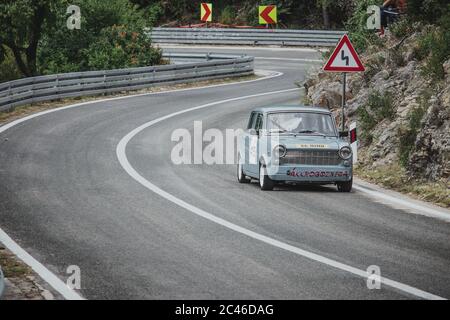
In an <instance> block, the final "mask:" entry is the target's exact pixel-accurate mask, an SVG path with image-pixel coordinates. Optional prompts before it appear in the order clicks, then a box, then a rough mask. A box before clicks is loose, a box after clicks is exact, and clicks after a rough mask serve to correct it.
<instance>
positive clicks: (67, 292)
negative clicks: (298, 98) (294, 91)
mask: <svg viewBox="0 0 450 320" xmlns="http://www.w3.org/2000/svg"><path fill="white" fill-rule="evenodd" d="M255 72H262V73H267V75H266V76H263V77H262V78H259V79H254V80H246V81H236V82H232V83H222V84H215V85H209V86H202V87H196V88H183V89H174V90H167V91H160V92H149V93H138V94H130V95H126V96H121V97H112V98H107V99H99V100H93V101H86V102H81V103H76V104H71V105H67V106H62V107H59V108H55V109H50V110H45V111H41V112H37V113H34V114H30V115H28V116H25V117H23V118H20V119H16V120H14V121H11V122H8V123H5V124H4V125H2V126H0V134H1V133H3V132H5V131H7V130H8V129H10V128H12V127H15V126H17V125H18V124H20V123H23V122H25V121H28V120H31V119H34V118H37V117H40V116H43V115H46V114H49V113H53V112H57V111H63V110H67V109H72V108H76V107H81V106H85V105H89V104H94V103H101V102H107V101H115V100H121V99H129V98H135V97H142V96H152V95H159V94H167V93H177V92H184V91H192V90H201V89H209V88H216V87H223V86H231V85H237V84H243V83H252V82H257V81H262V80H269V79H273V78H277V77H280V76H282V75H284V73H283V72H278V71H267V70H259V69H258V70H255ZM0 242H1V243H3V245H4V246H5V247H6V248H7V249H9V250H10V251H11V252H12V253H13V254H15V255H16V256H17V257H18V258H19V259H20V260H22V261H23V262H24V263H25V264H27V265H28V266H29V267H30V268H31V269H33V270H34V272H36V273H37V274H38V275H39V276H40V277H41V278H42V279H43V280H44V281H45V282H47V283H48V284H49V285H50V286H51V287H52V288H53V289H55V290H56V291H57V292H58V293H59V294H61V295H62V296H63V297H64V298H65V299H66V300H86V299H85V298H83V297H82V296H81V295H79V294H78V293H76V292H75V291H73V290H71V289H70V288H69V287H67V286H66V284H65V283H64V282H63V281H62V280H61V279H60V278H58V277H57V276H56V275H55V274H54V273H53V272H51V271H50V270H49V269H47V268H46V267H45V266H44V265H43V264H42V263H40V262H39V261H37V260H36V259H35V258H33V257H32V256H31V255H30V254H29V253H27V252H26V251H25V250H24V249H23V248H22V247H20V245H19V244H18V243H17V242H15V241H14V240H13V239H12V238H11V237H10V236H8V234H7V233H6V232H5V231H4V230H3V229H2V228H1V227H0Z"/></svg>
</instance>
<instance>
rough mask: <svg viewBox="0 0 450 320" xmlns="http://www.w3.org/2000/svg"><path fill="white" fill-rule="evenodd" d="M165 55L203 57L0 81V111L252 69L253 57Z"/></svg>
mask: <svg viewBox="0 0 450 320" xmlns="http://www.w3.org/2000/svg"><path fill="white" fill-rule="evenodd" d="M164 57H166V58H169V59H175V58H177V59H187V60H189V59H192V60H206V61H203V62H195V63H192V62H191V63H183V64H174V65H162V66H153V67H141V68H130V69H117V70H104V71H88V72H73V73H63V74H54V75H48V76H39V77H30V78H24V79H19V80H14V81H10V82H5V83H0V111H6V110H12V109H13V108H14V107H17V106H20V105H25V104H30V103H36V102H42V101H50V100H57V99H63V98H71V97H80V96H90V95H101V94H109V93H114V92H121V91H132V90H140V89H144V88H148V87H152V86H157V85H163V84H176V83H187V82H193V81H201V80H210V79H218V78H226V77H231V76H244V75H250V74H253V73H254V58H253V57H249V56H237V55H234V56H231V55H214V54H203V55H198V54H165V55H164ZM192 60H191V61H192Z"/></svg>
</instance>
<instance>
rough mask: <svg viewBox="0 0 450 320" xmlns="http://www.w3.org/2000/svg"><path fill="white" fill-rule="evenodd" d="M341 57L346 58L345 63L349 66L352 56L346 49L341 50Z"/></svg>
mask: <svg viewBox="0 0 450 320" xmlns="http://www.w3.org/2000/svg"><path fill="white" fill-rule="evenodd" d="M341 59H342V61H344V60H345V65H346V66H348V65H349V64H350V57H349V56H346V55H345V52H344V50H342V51H341Z"/></svg>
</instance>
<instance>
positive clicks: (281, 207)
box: [0, 48, 450, 299]
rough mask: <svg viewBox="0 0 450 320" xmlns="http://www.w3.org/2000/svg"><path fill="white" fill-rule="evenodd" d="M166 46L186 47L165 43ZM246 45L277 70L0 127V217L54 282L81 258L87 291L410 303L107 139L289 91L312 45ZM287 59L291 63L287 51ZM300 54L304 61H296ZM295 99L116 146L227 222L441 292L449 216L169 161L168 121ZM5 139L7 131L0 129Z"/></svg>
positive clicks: (449, 293) (254, 226) (247, 221)
mask: <svg viewBox="0 0 450 320" xmlns="http://www.w3.org/2000/svg"><path fill="white" fill-rule="evenodd" d="M170 50H172V51H176V50H182V51H186V49H176V50H175V49H170ZM196 50H197V51H201V52H205V51H215V52H230V51H237V52H246V53H248V54H250V55H254V56H256V57H260V58H264V59H260V58H258V59H256V67H257V68H258V69H264V70H272V71H280V72H283V73H284V74H283V75H282V76H280V77H277V78H273V79H269V80H263V81H258V82H251V83H241V84H235V85H228V86H220V87H213V88H205V89H199V90H192V91H181V92H172V93H163V94H158V95H148V96H139V97H129V98H126V99H121V100H114V101H106V102H94V103H92V104H89V105H85V106H82V107H78V108H72V109H67V110H62V111H58V112H54V113H50V114H47V115H44V116H41V117H37V118H34V119H31V120H29V121H26V122H24V123H21V124H20V125H17V126H15V127H13V128H11V129H9V130H7V131H6V132H3V133H1V134H0V163H1V166H0V227H1V228H2V229H3V230H4V231H6V232H7V233H8V234H9V235H10V236H11V237H12V238H13V239H15V240H16V241H17V242H18V243H19V244H20V245H21V246H22V247H23V248H25V249H26V250H27V251H28V252H29V253H30V254H32V255H33V256H34V257H35V258H36V259H37V260H39V261H40V262H42V263H43V264H44V265H45V266H47V267H48V268H49V269H50V270H52V271H54V272H55V273H56V274H58V275H59V276H60V277H61V278H62V279H64V278H65V277H67V275H66V274H65V270H66V268H67V267H68V266H69V265H78V266H79V267H80V268H81V276H82V290H81V293H82V295H83V296H84V297H86V298H87V299H132V298H137V299H415V298H417V296H415V295H412V294H410V293H406V292H404V291H402V290H399V289H398V288H392V287H390V286H387V285H382V286H381V289H380V290H369V289H368V288H367V285H366V280H365V279H363V278H361V277H358V276H355V275H354V274H352V273H349V272H346V271H344V270H339V269H337V268H334V267H332V266H329V265H327V264H324V263H321V262H319V261H314V260H311V259H308V258H305V257H304V256H301V255H298V254H294V253H292V252H289V251H286V250H283V249H280V248H278V247H275V246H272V245H270V244H267V243H265V242H262V241H258V240H257V239H254V238H252V237H249V236H247V235H245V234H242V233H239V232H236V231H233V230H231V229H229V228H226V227H224V226H223V225H220V224H217V223H214V222H212V221H210V220H208V219H205V218H203V217H200V216H199V215H196V214H193V213H192V212H191V211H189V210H186V209H185V208H182V207H180V206H178V205H176V204H175V203H174V202H171V201H168V200H167V199H166V198H163V197H161V196H160V195H158V194H156V193H154V192H152V191H150V190H148V189H147V188H145V187H144V186H143V185H141V184H140V183H138V182H137V181H136V180H134V179H132V178H131V177H130V175H128V173H127V172H126V171H125V170H124V168H123V167H122V166H121V164H120V163H119V161H118V157H117V155H116V148H117V145H118V143H119V141H121V140H122V138H123V137H124V136H126V135H127V134H128V133H129V132H130V131H132V130H134V129H135V128H137V127H139V126H140V125H142V124H144V123H146V122H148V121H151V120H154V119H157V118H160V117H163V116H166V115H169V114H172V113H174V112H178V111H180V110H185V109H188V108H193V107H196V106H200V105H204V104H208V103H212V102H215V101H220V100H227V99H232V98H238V97H242V96H247V95H255V94H259V93H264V92H269V91H277V90H284V89H290V88H295V87H296V86H295V85H294V82H295V81H301V80H304V78H305V75H306V73H307V70H308V69H309V68H310V67H311V64H312V62H311V61H309V59H317V58H318V55H317V54H316V53H313V52H310V51H295V50H279V49H267V50H252V49H242V48H239V49H234V50H227V49H224V48H220V49H215V50H211V49H208V50H207V49H196ZM286 59H288V60H286ZM302 59H304V60H302ZM299 101H300V91H291V92H285V93H279V94H271V95H265V96H258V97H253V98H248V99H243V100H235V101H229V102H226V103H222V104H218V105H214V106H211V107H208V108H203V109H198V110H194V111H191V112H186V113H183V114H180V115H178V116H173V117H171V118H168V119H166V120H164V121H161V122H158V123H156V124H154V125H152V126H151V127H148V128H146V129H144V130H142V131H141V132H139V133H138V134H137V135H136V136H135V137H133V139H131V140H130V142H129V144H128V145H127V147H126V155H127V158H128V161H129V163H130V164H131V165H132V166H133V168H134V169H135V170H136V171H137V172H138V173H139V174H140V175H141V176H142V177H144V178H145V179H146V180H148V181H151V183H152V184H154V185H156V186H157V187H159V188H161V189H162V190H164V191H166V192H168V193H170V194H171V195H173V196H174V197H176V198H177V199H181V200H183V201H185V202H187V203H189V204H191V205H193V206H195V207H197V208H200V209H202V210H204V211H206V212H208V213H211V214H213V215H214V216H215V217H218V218H221V219H224V220H226V221H228V222H230V223H232V224H234V225H237V226H240V227H242V228H245V229H246V230H251V231H253V232H255V233H257V234H259V235H263V236H266V237H270V238H272V239H274V240H277V241H280V242H282V243H285V244H288V245H291V246H294V247H297V248H300V249H303V250H306V251H308V252H311V253H315V254H317V255H320V256H322V257H326V258H329V259H332V260H334V261H337V262H340V263H343V264H345V265H348V266H352V267H354V268H358V269H360V270H366V269H367V267H368V266H370V265H377V266H379V267H380V270H381V275H382V276H383V277H386V278H389V279H392V280H395V281H398V282H400V283H403V284H407V285H410V286H413V287H415V288H418V289H421V290H424V291H427V292H429V293H432V294H435V295H439V296H441V297H445V298H449V297H450V241H449V239H450V224H449V223H446V222H443V221H441V220H438V219H434V218H430V217H425V216H421V215H416V214H411V213H409V212H407V211H404V210H399V209H394V208H392V207H390V206H388V205H385V204H382V203H380V202H378V201H374V200H373V198H369V197H367V195H365V194H364V193H361V192H359V191H354V192H352V193H350V194H344V193H338V192H337V191H336V188H335V187H331V186H330V187H281V188H277V189H276V190H275V191H273V192H262V191H260V190H259V187H258V185H257V184H256V183H253V184H251V185H240V184H238V183H237V181H236V177H235V167H234V166H229V165H212V166H208V165H182V166H176V165H174V164H172V162H171V161H170V153H171V150H172V147H173V146H174V143H173V142H171V139H170V137H171V134H172V132H173V130H175V129H177V128H187V129H189V130H192V127H193V122H194V121H199V120H202V121H203V127H204V129H208V128H218V129H222V130H224V129H226V128H242V127H244V126H245V125H246V122H247V118H248V115H249V111H250V110H251V109H253V108H255V107H259V106H263V105H270V104H293V103H298V102H299ZM5 138H7V140H6V139H5Z"/></svg>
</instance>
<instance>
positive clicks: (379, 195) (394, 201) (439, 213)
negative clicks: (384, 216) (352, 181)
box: [353, 184, 450, 222]
mask: <svg viewBox="0 0 450 320" xmlns="http://www.w3.org/2000/svg"><path fill="white" fill-rule="evenodd" d="M353 188H354V189H356V190H358V191H360V192H363V193H367V194H368V195H369V196H371V197H372V198H374V199H376V200H381V201H382V202H383V203H386V204H390V205H394V206H398V207H399V208H400V209H406V210H410V211H412V212H413V213H416V214H420V215H424V216H428V217H432V218H436V219H440V220H444V221H446V222H450V214H449V213H448V212H446V210H445V209H442V210H437V209H434V208H431V207H428V206H425V205H421V204H420V203H418V202H416V203H414V202H413V201H411V200H406V199H402V198H400V197H393V196H390V195H388V194H386V193H384V192H380V191H376V190H371V189H369V188H366V187H364V186H362V185H360V184H356V185H353Z"/></svg>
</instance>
